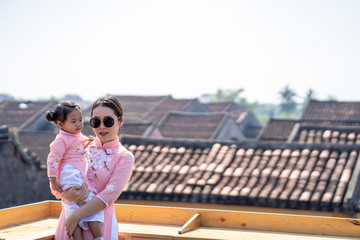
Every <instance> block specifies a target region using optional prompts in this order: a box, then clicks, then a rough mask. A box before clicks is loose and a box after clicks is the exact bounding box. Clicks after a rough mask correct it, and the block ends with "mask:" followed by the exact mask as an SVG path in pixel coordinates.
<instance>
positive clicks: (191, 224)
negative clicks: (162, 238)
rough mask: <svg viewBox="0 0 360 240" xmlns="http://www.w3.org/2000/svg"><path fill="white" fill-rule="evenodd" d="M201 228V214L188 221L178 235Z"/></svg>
mask: <svg viewBox="0 0 360 240" xmlns="http://www.w3.org/2000/svg"><path fill="white" fill-rule="evenodd" d="M200 226H201V221H200V213H196V214H195V215H194V216H193V217H192V218H190V220H189V221H187V222H186V223H185V224H184V225H183V226H182V227H181V228H180V229H179V230H178V233H179V234H182V233H185V232H188V231H191V230H193V229H195V228H198V227H200Z"/></svg>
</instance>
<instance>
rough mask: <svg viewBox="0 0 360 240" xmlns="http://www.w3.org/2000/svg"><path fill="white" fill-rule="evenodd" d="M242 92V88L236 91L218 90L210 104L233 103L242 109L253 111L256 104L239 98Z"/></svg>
mask: <svg viewBox="0 0 360 240" xmlns="http://www.w3.org/2000/svg"><path fill="white" fill-rule="evenodd" d="M242 92H244V89H243V88H240V89H236V90H222V89H218V90H217V92H216V94H215V96H214V97H213V98H212V99H211V101H212V102H234V103H236V104H238V105H240V106H241V107H243V108H244V109H247V110H250V111H255V109H256V107H257V102H254V103H250V102H248V101H247V100H246V98H243V97H241V93H242Z"/></svg>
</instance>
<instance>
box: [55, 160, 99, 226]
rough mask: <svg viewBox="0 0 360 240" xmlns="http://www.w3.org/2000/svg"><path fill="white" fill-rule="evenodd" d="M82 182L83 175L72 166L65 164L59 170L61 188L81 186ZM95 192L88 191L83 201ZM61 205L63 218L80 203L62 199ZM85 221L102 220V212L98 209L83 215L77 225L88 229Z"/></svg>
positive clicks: (89, 198)
mask: <svg viewBox="0 0 360 240" xmlns="http://www.w3.org/2000/svg"><path fill="white" fill-rule="evenodd" d="M82 184H83V177H82V175H81V172H80V171H79V170H78V169H76V168H75V167H73V166H72V165H70V164H65V165H64V167H63V169H62V170H61V172H60V185H61V187H62V189H64V190H66V189H68V188H70V187H74V186H81V185H82ZM94 196H95V194H94V193H93V192H91V191H90V192H89V195H88V197H87V198H86V200H85V202H88V201H90V200H91V199H92V198H93V197H94ZM62 203H63V207H64V210H65V218H67V217H68V216H69V215H70V214H71V213H72V212H73V211H75V210H76V209H78V208H80V207H81V205H80V204H77V203H74V202H70V201H63V202H62ZM87 222H101V223H103V222H104V212H103V211H100V212H97V213H95V214H93V215H91V216H88V217H85V218H83V219H81V220H80V221H79V226H80V227H81V228H82V229H84V230H88V229H89V227H88V224H87Z"/></svg>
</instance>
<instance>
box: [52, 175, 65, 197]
mask: <svg viewBox="0 0 360 240" xmlns="http://www.w3.org/2000/svg"><path fill="white" fill-rule="evenodd" d="M49 181H50V189H51V192H53V193H54V194H55V196H56V197H58V196H59V197H60V194H61V193H62V191H63V190H62V189H61V186H60V183H58V182H57V181H56V177H49Z"/></svg>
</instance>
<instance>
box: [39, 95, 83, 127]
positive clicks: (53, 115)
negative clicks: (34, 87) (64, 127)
mask: <svg viewBox="0 0 360 240" xmlns="http://www.w3.org/2000/svg"><path fill="white" fill-rule="evenodd" d="M75 108H78V109H80V107H79V106H78V105H76V104H75V103H74V102H72V101H63V102H61V103H59V104H58V105H57V106H56V108H55V110H54V111H47V112H46V115H45V117H46V119H47V120H48V121H49V122H54V123H55V124H57V122H58V121H60V122H62V123H63V122H65V120H66V118H67V116H68V115H69V113H71V112H72V111H73V110H74V109H75Z"/></svg>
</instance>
